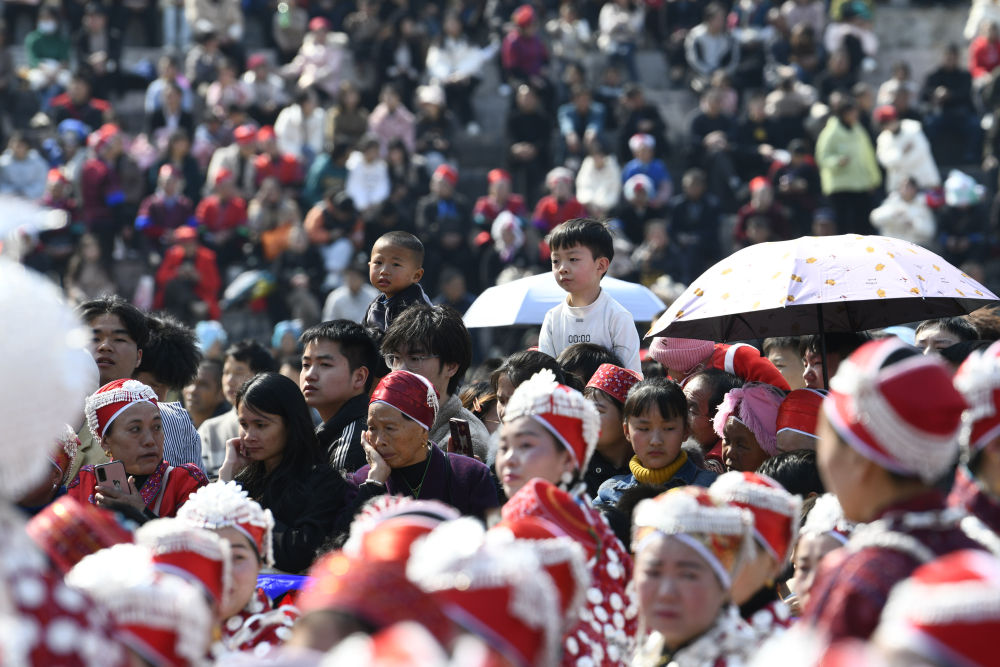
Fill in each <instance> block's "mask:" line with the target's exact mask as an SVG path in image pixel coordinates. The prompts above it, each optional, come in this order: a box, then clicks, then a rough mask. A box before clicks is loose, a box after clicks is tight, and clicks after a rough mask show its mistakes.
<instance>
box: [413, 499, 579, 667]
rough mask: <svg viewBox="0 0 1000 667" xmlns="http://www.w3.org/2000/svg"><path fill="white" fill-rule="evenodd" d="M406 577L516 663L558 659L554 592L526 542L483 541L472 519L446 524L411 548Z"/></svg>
mask: <svg viewBox="0 0 1000 667" xmlns="http://www.w3.org/2000/svg"><path fill="white" fill-rule="evenodd" d="M406 576H407V578H408V579H409V580H410V581H412V582H413V583H415V584H416V585H417V586H419V587H420V589H421V590H423V591H425V592H427V593H429V594H430V595H431V596H432V597H433V598H434V599H435V600H437V601H438V602H439V604H441V606H442V608H443V609H444V612H445V614H446V615H448V616H449V617H450V618H451V619H452V620H453V621H454V622H455V623H458V624H459V625H461V626H463V627H465V629H466V630H469V631H470V632H472V633H474V634H476V635H479V636H480V637H482V638H483V639H485V640H486V642H487V643H488V644H490V645H491V646H492V647H493V648H494V649H496V650H497V651H499V652H500V653H502V654H503V655H504V656H505V657H507V658H508V659H509V660H511V661H512V662H513V663H514V664H515V665H522V666H524V667H528V666H533V665H538V666H539V667H554V666H555V665H556V664H558V655H559V644H560V642H561V640H562V628H563V623H562V618H563V616H562V614H561V613H560V593H559V591H558V590H557V588H556V585H555V583H554V582H553V581H552V578H551V577H550V576H549V575H548V573H547V572H546V571H545V569H544V566H543V564H542V562H541V560H540V559H539V557H538V551H537V550H535V549H534V548H532V546H531V544H530V543H528V542H527V541H524V540H521V541H517V540H514V541H508V540H502V541H490V540H486V539H485V532H484V530H483V527H482V524H480V523H479V522H478V521H477V520H475V519H471V518H462V519H458V520H456V521H449V522H447V523H443V524H441V525H440V526H438V527H437V528H435V529H434V530H433V531H432V532H431V533H430V534H429V535H427V536H426V537H424V538H421V539H420V540H419V541H418V542H417V543H416V544H414V545H413V550H412V552H411V555H410V560H409V562H408V563H407V566H406Z"/></svg>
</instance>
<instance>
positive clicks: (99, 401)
mask: <svg viewBox="0 0 1000 667" xmlns="http://www.w3.org/2000/svg"><path fill="white" fill-rule="evenodd" d="M137 403H151V404H153V405H156V406H158V405H159V404H158V401H157V400H156V392H155V391H153V390H152V389H151V388H150V387H149V386H147V385H144V384H143V383H141V382H139V381H138V380H130V379H121V380H114V381H113V382H109V383H107V384H106V385H104V386H103V387H101V388H100V389H98V390H97V391H96V392H94V393H93V394H91V395H90V396H88V397H87V402H86V404H85V406H84V411H85V412H86V413H87V426H89V427H90V432H91V433H93V434H94V438H95V439H97V440H100V439H102V438H103V437H104V434H105V433H107V432H108V427H109V426H111V423H112V422H114V420H116V419H118V417H120V416H121V414H122V413H123V412H125V411H126V410H128V409H129V408H130V407H132V406H133V405H135V404H137Z"/></svg>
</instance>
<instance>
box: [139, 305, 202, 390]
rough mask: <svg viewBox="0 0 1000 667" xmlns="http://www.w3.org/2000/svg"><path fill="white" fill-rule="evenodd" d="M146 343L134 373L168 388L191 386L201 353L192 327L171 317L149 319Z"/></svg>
mask: <svg viewBox="0 0 1000 667" xmlns="http://www.w3.org/2000/svg"><path fill="white" fill-rule="evenodd" d="M148 323H149V340H148V341H147V342H146V346H145V347H143V349H142V359H141V360H140V361H139V367H138V368H136V369H135V372H136V373H150V374H152V376H153V377H154V378H156V380H157V381H158V382H162V383H163V384H165V385H167V386H168V387H170V388H171V389H181V388H182V387H184V386H185V385H188V384H190V383H191V382H192V381H193V380H194V378H195V376H196V375H197V374H198V364H200V363H201V351H200V350H199V349H198V338H197V336H195V333H194V330H193V329H191V327H188V326H186V325H184V324H183V323H182V322H181V321H180V320H177V319H175V318H173V317H171V316H170V315H164V314H158V315H150V316H149V320H148Z"/></svg>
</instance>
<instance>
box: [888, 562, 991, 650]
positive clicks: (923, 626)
mask: <svg viewBox="0 0 1000 667" xmlns="http://www.w3.org/2000/svg"><path fill="white" fill-rule="evenodd" d="M998 633H1000V561H997V559H996V558H995V557H993V556H992V555H990V554H989V553H987V552H985V551H972V550H965V551H955V552H952V553H950V554H948V555H946V556H943V557H941V558H938V559H937V560H934V561H932V562H930V563H927V564H925V565H922V566H920V567H919V568H917V569H916V570H914V572H913V574H912V575H911V576H910V578H909V579H906V580H905V581H903V582H902V583H900V584H899V585H897V586H896V587H895V588H894V589H892V593H891V594H890V595H889V600H888V602H887V603H886V605H885V609H884V610H883V611H882V620H881V622H880V623H879V627H878V629H877V630H876V631H875V641H876V642H877V643H878V645H879V646H882V647H887V648H898V649H903V650H905V651H907V652H909V653H915V654H917V655H919V656H923V657H927V658H930V659H931V661H932V662H934V663H935V664H947V665H992V664H995V663H996V638H997V635H998Z"/></svg>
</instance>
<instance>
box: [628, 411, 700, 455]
mask: <svg viewBox="0 0 1000 667" xmlns="http://www.w3.org/2000/svg"><path fill="white" fill-rule="evenodd" d="M687 436H688V428H687V421H686V419H685V416H684V415H677V416H674V417H671V418H670V419H665V418H664V417H663V415H662V414H661V413H660V410H659V408H657V407H656V406H653V407H650V408H647V409H646V410H645V411H644V412H642V413H641V414H638V415H632V416H631V417H628V418H626V419H625V437H626V438H628V441H629V442H631V443H632V449H633V450H635V455H636V456H637V457H639V463H641V464H642V465H643V467H646V468H650V469H653V470H655V469H657V468H666V467H667V466H668V465H670V464H671V463H673V462H674V461H676V460H677V457H678V456H680V453H681V445H682V444H683V443H684V440H685V439H687Z"/></svg>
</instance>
